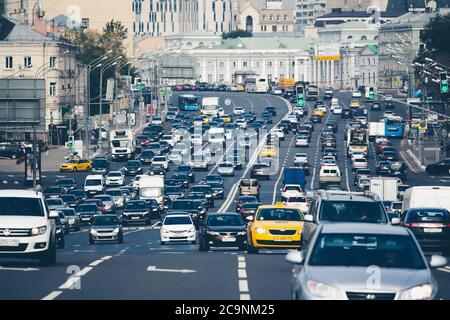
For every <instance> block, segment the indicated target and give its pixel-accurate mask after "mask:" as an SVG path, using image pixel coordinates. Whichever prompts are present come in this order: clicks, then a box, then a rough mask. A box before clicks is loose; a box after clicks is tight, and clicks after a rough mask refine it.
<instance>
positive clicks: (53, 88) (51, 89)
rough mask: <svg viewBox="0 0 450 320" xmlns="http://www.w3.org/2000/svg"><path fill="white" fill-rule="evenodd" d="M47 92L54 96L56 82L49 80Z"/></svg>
mask: <svg viewBox="0 0 450 320" xmlns="http://www.w3.org/2000/svg"><path fill="white" fill-rule="evenodd" d="M49 94H50V95H51V96H56V82H50V91H49Z"/></svg>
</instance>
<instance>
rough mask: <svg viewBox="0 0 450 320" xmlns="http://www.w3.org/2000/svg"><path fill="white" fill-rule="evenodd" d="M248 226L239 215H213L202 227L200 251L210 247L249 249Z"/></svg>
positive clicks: (209, 216) (207, 218)
mask: <svg viewBox="0 0 450 320" xmlns="http://www.w3.org/2000/svg"><path fill="white" fill-rule="evenodd" d="M246 230H247V224H246V223H245V222H244V220H243V219H242V217H241V216H240V215H239V214H238V213H211V214H208V215H207V216H206V218H205V221H204V223H203V224H202V225H201V226H200V232H199V241H200V246H199V250H200V251H208V250H209V249H210V247H238V248H239V250H245V249H246V247H247V231H246Z"/></svg>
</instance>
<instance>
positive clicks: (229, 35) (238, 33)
mask: <svg viewBox="0 0 450 320" xmlns="http://www.w3.org/2000/svg"><path fill="white" fill-rule="evenodd" d="M250 37H253V34H252V33H251V32H249V31H245V30H241V29H238V30H235V31H231V32H224V33H223V34H222V38H223V39H234V38H250Z"/></svg>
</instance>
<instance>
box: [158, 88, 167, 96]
mask: <svg viewBox="0 0 450 320" xmlns="http://www.w3.org/2000/svg"><path fill="white" fill-rule="evenodd" d="M165 94H166V88H164V87H161V88H159V95H161V96H163V95H165Z"/></svg>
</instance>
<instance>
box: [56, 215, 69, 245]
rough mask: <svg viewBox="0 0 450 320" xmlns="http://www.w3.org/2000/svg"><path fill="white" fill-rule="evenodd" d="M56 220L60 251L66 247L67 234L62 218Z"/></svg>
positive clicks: (57, 240)
mask: <svg viewBox="0 0 450 320" xmlns="http://www.w3.org/2000/svg"><path fill="white" fill-rule="evenodd" d="M54 220H55V226H56V230H55V237H56V246H57V247H58V248H59V249H62V248H64V247H65V246H66V241H65V234H66V233H67V231H66V226H65V225H64V224H63V223H61V219H60V218H54Z"/></svg>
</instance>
